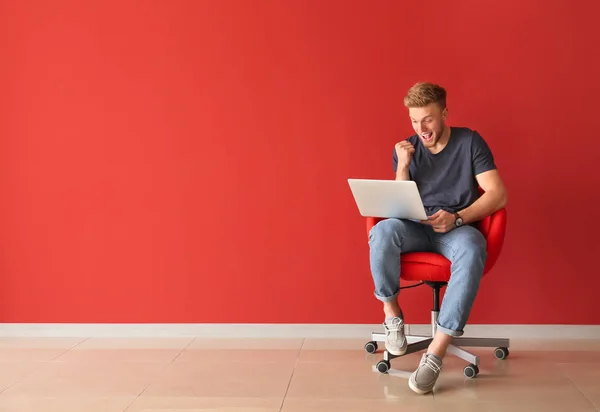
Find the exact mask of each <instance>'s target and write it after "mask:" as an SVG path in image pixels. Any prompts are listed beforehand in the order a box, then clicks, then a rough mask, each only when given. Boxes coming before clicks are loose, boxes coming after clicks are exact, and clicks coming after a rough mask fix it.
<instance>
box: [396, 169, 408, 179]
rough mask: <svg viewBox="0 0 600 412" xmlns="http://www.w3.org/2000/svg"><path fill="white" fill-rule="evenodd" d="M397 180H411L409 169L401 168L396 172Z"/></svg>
mask: <svg viewBox="0 0 600 412" xmlns="http://www.w3.org/2000/svg"><path fill="white" fill-rule="evenodd" d="M396 180H410V173H409V169H408V167H406V168H405V167H399V168H398V169H397V170H396Z"/></svg>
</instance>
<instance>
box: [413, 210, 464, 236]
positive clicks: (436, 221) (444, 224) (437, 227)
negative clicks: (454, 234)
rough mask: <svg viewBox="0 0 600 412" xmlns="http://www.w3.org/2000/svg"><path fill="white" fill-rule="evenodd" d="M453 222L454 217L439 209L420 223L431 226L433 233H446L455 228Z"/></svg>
mask: <svg viewBox="0 0 600 412" xmlns="http://www.w3.org/2000/svg"><path fill="white" fill-rule="evenodd" d="M455 221H456V217H455V216H454V215H453V214H452V213H448V212H446V211H445V210H441V209H440V210H438V211H437V212H435V213H434V214H433V215H431V216H429V218H428V219H427V220H422V221H421V223H423V224H426V225H431V226H432V227H433V230H434V231H435V232H439V233H446V232H449V231H451V230H452V229H454V228H455V225H454V222H455Z"/></svg>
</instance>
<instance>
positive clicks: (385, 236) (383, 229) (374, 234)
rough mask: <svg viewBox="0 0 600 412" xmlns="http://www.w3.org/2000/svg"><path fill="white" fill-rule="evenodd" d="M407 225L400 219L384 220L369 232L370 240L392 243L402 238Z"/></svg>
mask: <svg viewBox="0 0 600 412" xmlns="http://www.w3.org/2000/svg"><path fill="white" fill-rule="evenodd" d="M405 228H406V225H405V223H404V221H403V220H400V219H384V220H381V221H380V222H378V223H377V224H375V225H374V226H373V227H372V228H371V231H370V232H369V240H370V241H374V240H378V241H380V240H387V241H391V240H394V239H395V238H397V237H399V236H401V234H402V232H403V231H404V230H405Z"/></svg>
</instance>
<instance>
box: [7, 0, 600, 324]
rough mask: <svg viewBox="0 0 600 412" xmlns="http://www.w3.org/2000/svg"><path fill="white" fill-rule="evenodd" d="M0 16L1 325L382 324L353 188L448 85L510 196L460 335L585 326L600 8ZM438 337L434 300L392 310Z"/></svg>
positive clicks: (206, 6)
mask: <svg viewBox="0 0 600 412" xmlns="http://www.w3.org/2000/svg"><path fill="white" fill-rule="evenodd" d="M577 5H578V6H577V7H574V6H573V2H572V1H566V0H555V1H552V2H548V1H542V0H539V1H529V2H524V1H522V0H508V1H504V2H494V3H493V5H492V4H490V3H488V2H481V1H477V0H469V1H466V0H464V1H460V2H447V1H434V2H432V3H429V4H428V5H424V4H423V3H421V2H404V1H397V2H396V1H376V2H373V1H362V2H359V1H347V0H335V1H333V0H331V1H326V2H323V1H318V0H314V1H297V2H283V1H279V0H272V1H266V0H261V1H251V2H250V1H244V0H239V1H233V0H229V1H218V2H217V1H193V0H189V1H183V0H180V1H170V0H163V1H154V2H133V1H124V2H123V1H116V0H111V1H102V2H101V1H97V2H80V1H74V0H73V1H55V2H44V1H29V2H17V1H10V0H0V39H2V40H0V42H1V47H0V53H1V54H0V90H1V92H0V94H1V99H0V105H1V106H0V116H1V117H0V137H1V147H0V156H1V157H0V167H1V170H0V196H1V201H0V208H1V209H0V253H1V255H0V321H3V322H302V323H304V322H308V323H312V322H315V323H321V322H324V323H363V322H366V323H371V322H380V321H381V319H382V312H381V305H380V304H379V302H377V301H376V300H375V299H374V297H373V295H372V291H373V285H372V281H371V278H370V273H369V266H368V245H367V243H366V233H365V226H364V219H363V218H361V217H360V216H359V214H358V212H357V209H356V206H355V205H354V203H353V199H352V197H351V194H350V190H349V189H348V186H347V182H346V179H347V178H348V177H370V178H393V172H392V168H391V167H392V165H391V157H390V156H391V153H392V152H391V150H392V148H393V145H394V144H395V143H396V142H397V141H398V140H399V139H402V138H404V137H406V136H408V135H409V134H410V133H411V132H412V130H411V128H410V122H409V121H408V116H407V113H406V111H405V109H404V108H403V106H402V98H403V96H404V93H405V91H406V89H407V88H408V87H409V86H411V85H412V84H413V83H414V82H416V81H418V80H431V81H436V82H440V83H442V84H443V85H445V86H446V87H447V89H448V92H449V105H450V114H451V116H450V122H451V124H453V125H465V126H469V127H472V128H476V129H477V130H478V131H479V132H481V134H482V135H483V136H484V137H485V138H486V139H487V141H488V142H489V144H490V146H491V147H492V149H493V151H494V153H495V155H496V158H497V162H498V165H499V167H500V169H501V172H502V175H503V176H504V178H505V180H506V184H507V186H508V189H509V197H510V200H509V208H508V211H509V227H508V235H507V239H506V247H505V249H504V253H503V255H502V256H501V259H500V261H499V263H498V265H497V267H496V269H495V270H494V271H493V272H492V273H491V274H490V276H489V277H487V278H486V279H485V281H484V282H483V284H482V289H481V292H480V294H479V297H478V299H477V302H476V305H475V308H474V311H473V314H472V317H471V319H470V322H471V323H511V324H514V323H569V324H598V323H600V311H597V310H595V311H594V310H591V308H592V307H593V303H595V302H597V300H598V296H599V293H600V276H599V275H598V270H597V268H596V269H595V267H594V264H593V262H594V258H595V257H596V254H597V253H598V252H597V251H598V249H599V243H600V242H599V240H598V239H599V237H598V233H597V232H598V229H600V227H599V225H598V216H597V209H598V206H599V204H600V202H599V201H600V199H599V196H598V189H597V188H598V181H599V180H600V179H599V178H598V177H599V172H598V168H597V167H598V151H599V149H600V143H599V136H598V134H597V130H598V118H599V114H598V113H599V112H598V108H599V103H598V98H599V95H600V80H599V79H598V73H599V72H600V57H599V56H600V55H599V54H598V53H597V52H596V51H597V46H596V42H597V41H596V40H595V39H597V38H598V35H599V34H600V33H599V31H600V30H599V29H598V27H599V26H598V24H597V21H596V17H595V16H597V15H599V14H600V13H599V11H600V10H599V7H600V6H599V5H598V4H597V2H593V1H591V0H590V1H586V2H584V3H582V2H579V3H577ZM402 305H403V307H404V309H405V312H406V313H407V318H408V321H410V322H419V323H426V322H428V321H429V316H430V315H429V310H430V308H431V297H430V293H429V290H428V289H427V288H418V289H409V290H407V291H403V298H402Z"/></svg>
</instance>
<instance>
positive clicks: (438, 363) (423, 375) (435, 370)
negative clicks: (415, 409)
mask: <svg viewBox="0 0 600 412" xmlns="http://www.w3.org/2000/svg"><path fill="white" fill-rule="evenodd" d="M441 370H442V360H441V359H440V358H438V357H437V356H435V355H432V354H427V353H426V354H424V355H423V357H422V358H421V363H420V364H419V367H418V368H417V370H416V371H414V372H413V373H412V375H410V379H409V380H408V386H409V387H410V389H412V390H413V391H415V392H417V393H418V394H421V395H424V394H426V393H427V392H431V391H432V390H433V387H434V386H435V382H436V381H437V378H438V376H440V371H441Z"/></svg>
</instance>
